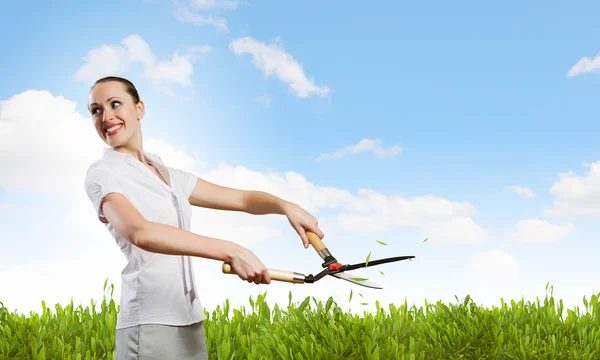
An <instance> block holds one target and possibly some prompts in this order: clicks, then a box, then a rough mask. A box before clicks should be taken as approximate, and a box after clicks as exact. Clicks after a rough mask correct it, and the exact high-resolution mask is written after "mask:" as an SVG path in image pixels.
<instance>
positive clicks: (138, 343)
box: [85, 77, 324, 360]
mask: <svg viewBox="0 0 600 360" xmlns="http://www.w3.org/2000/svg"><path fill="white" fill-rule="evenodd" d="M88 109H89V111H90V113H91V115H92V119H93V123H94V127H95V128H96V131H97V132H98V135H99V136H100V138H101V139H102V140H103V141H104V142H105V143H106V144H107V145H108V146H109V148H106V149H105V150H104V155H103V157H102V159H99V160H97V161H95V162H94V163H92V165H91V166H90V168H89V169H88V171H87V173H86V178H85V190H86V193H87V195H88V197H89V199H90V201H91V202H92V204H93V205H94V208H95V211H96V214H97V215H98V218H99V220H100V221H101V222H102V223H104V224H105V225H106V227H107V229H108V230H109V232H110V233H111V235H112V236H113V237H114V239H115V242H116V243H117V245H118V246H119V247H120V249H121V251H122V252H123V253H124V254H125V257H126V258H127V261H128V263H127V265H126V266H125V268H124V269H123V271H122V288H121V289H122V293H121V299H120V305H121V309H120V312H119V316H118V319H117V335H116V344H115V359H116V360H125V359H140V360H150V359H161V360H168V359H177V360H186V359H207V358H208V354H207V350H206V342H205V338H204V327H203V321H204V320H205V316H204V312H203V308H202V305H201V303H200V301H199V299H198V294H197V289H196V284H195V280H194V272H193V268H192V263H191V260H190V257H192V256H195V257H202V258H207V259H213V260H218V261H221V262H227V263H230V264H231V265H232V267H233V269H234V270H235V272H236V273H237V274H238V276H239V277H240V278H241V279H243V280H246V281H248V282H250V283H251V282H254V283H256V284H269V283H270V282H271V278H270V276H269V272H268V271H267V269H266V267H265V265H264V264H263V263H262V262H261V261H260V260H259V259H258V258H257V257H256V255H254V253H252V251H250V250H248V249H246V248H244V247H242V246H240V245H237V244H235V243H234V242H231V241H227V240H221V239H215V238H211V237H207V236H201V235H197V234H194V233H192V232H190V217H191V209H192V208H191V207H192V206H200V207H205V208H210V209H220V210H230V211H243V212H247V213H249V214H257V215H259V214H281V215H285V216H287V218H288V220H289V222H290V224H291V225H292V227H293V228H294V229H295V230H296V231H297V232H298V234H299V235H300V237H301V238H302V241H303V243H304V247H305V248H307V247H308V245H309V242H308V239H307V237H306V233H305V232H306V231H307V230H310V231H312V232H314V233H316V234H317V235H318V236H319V237H320V238H323V236H324V235H323V233H322V232H321V230H320V229H319V228H318V223H317V220H316V219H315V218H314V217H313V216H312V215H310V214H309V213H308V212H306V211H305V210H304V209H302V208H301V207H299V206H298V205H296V204H293V203H291V202H287V201H284V200H282V199H280V198H278V197H276V196H273V195H271V194H268V193H265V192H261V191H244V190H238V189H232V188H228V187H223V186H219V185H216V184H212V183H210V182H207V181H205V180H202V179H199V178H197V177H196V176H194V175H193V174H190V173H188V172H185V171H182V170H179V169H175V168H172V167H169V166H167V165H165V164H164V163H163V162H162V160H161V159H160V157H159V156H157V155H155V154H152V153H149V152H146V151H144V150H143V148H142V131H141V127H140V121H141V119H142V118H143V117H144V103H143V101H142V100H140V97H139V94H138V92H137V90H136V88H135V86H134V85H133V84H132V83H131V82H130V81H128V80H126V79H123V78H120V77H106V78H102V79H100V80H98V81H97V82H96V83H95V84H94V86H93V87H92V88H91V90H90V94H89V100H88Z"/></svg>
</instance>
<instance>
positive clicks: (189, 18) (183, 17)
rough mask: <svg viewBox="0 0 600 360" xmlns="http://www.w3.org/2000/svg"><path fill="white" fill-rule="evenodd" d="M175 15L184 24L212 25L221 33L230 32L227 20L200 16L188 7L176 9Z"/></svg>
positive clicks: (211, 16)
mask: <svg viewBox="0 0 600 360" xmlns="http://www.w3.org/2000/svg"><path fill="white" fill-rule="evenodd" d="M173 15H174V16H175V18H177V20H179V21H181V22H182V23H187V24H192V25H195V26H202V25H210V26H214V27H215V28H216V29H217V30H219V31H223V32H229V29H228V27H227V20H225V19H224V18H222V17H219V16H213V15H200V14H197V13H194V12H193V11H191V10H190V9H189V8H188V7H186V6H178V7H176V9H175V11H174V13H173Z"/></svg>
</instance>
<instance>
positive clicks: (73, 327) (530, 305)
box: [0, 283, 600, 360]
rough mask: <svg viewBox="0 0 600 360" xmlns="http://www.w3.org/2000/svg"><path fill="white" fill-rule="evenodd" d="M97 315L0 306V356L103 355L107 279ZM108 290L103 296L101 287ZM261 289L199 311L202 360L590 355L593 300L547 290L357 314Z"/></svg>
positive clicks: (107, 337)
mask: <svg viewBox="0 0 600 360" xmlns="http://www.w3.org/2000/svg"><path fill="white" fill-rule="evenodd" d="M104 289H105V297H104V299H103V301H102V303H101V306H100V310H99V312H95V310H94V309H95V307H96V306H95V305H96V304H95V303H94V302H93V301H92V302H91V303H90V305H91V306H87V307H83V306H82V305H80V306H77V307H76V306H75V305H74V304H73V303H72V302H71V303H70V304H68V305H67V306H65V307H62V306H61V305H58V304H57V305H55V306H54V311H53V310H52V309H50V308H49V307H47V305H46V304H45V303H44V302H42V309H43V310H42V313H40V314H36V313H30V314H29V315H28V316H25V315H24V314H17V313H16V312H15V313H11V312H9V311H8V310H7V309H6V308H4V306H3V305H1V303H0V360H8V359H11V360H21V359H53V360H54V359H57V360H58V359H113V353H112V352H113V348H114V340H115V324H116V317H117V313H118V310H119V308H118V306H117V305H116V304H115V301H113V299H112V290H113V289H114V287H113V286H112V285H111V286H110V287H109V288H107V286H106V283H105V284H104ZM107 289H110V293H108V292H107ZM266 295H267V294H261V295H259V296H258V298H257V299H253V298H252V297H251V298H250V299H249V305H250V306H249V307H248V308H246V307H241V308H239V309H231V308H230V306H229V301H226V302H225V303H224V304H223V306H219V307H217V308H216V309H215V310H214V311H213V312H212V313H209V312H208V311H205V313H206V315H207V317H208V319H207V321H206V324H205V330H206V336H207V345H208V349H209V354H210V358H211V359H249V360H252V359H327V360H337V359H340V360H341V359H343V360H348V359H385V360H388V359H423V360H424V359H427V360H430V359H448V360H453V359H581V360H586V359H590V360H591V359H600V305H599V302H598V296H597V295H593V296H592V297H591V299H589V300H588V299H587V298H584V299H583V306H584V307H583V308H582V309H581V310H580V309H579V308H574V309H566V310H565V309H564V308H563V303H562V300H559V301H557V300H555V299H554V297H553V296H552V289H551V288H550V291H548V286H546V294H545V298H544V299H543V300H539V299H538V300H536V301H535V302H525V301H524V300H521V301H510V302H504V301H501V306H499V307H491V308H485V307H481V306H478V305H476V303H475V302H474V301H473V300H472V299H471V298H470V297H467V298H466V299H464V300H459V299H458V298H457V301H456V303H448V304H446V303H442V302H441V301H438V302H436V303H428V302H425V305H424V306H421V307H417V306H409V305H408V304H407V303H406V302H404V303H402V304H397V305H390V306H389V307H388V308H387V309H384V308H382V307H380V306H379V303H378V302H377V303H376V306H377V312H376V313H375V314H369V313H368V312H364V313H363V314H362V315H357V314H351V313H347V312H344V311H342V310H341V309H340V307H338V305H337V304H336V303H335V302H334V301H333V299H332V298H329V300H328V301H327V302H325V303H323V302H317V301H316V300H315V299H314V298H311V297H308V298H306V299H304V300H303V301H302V302H301V303H297V302H292V299H291V293H290V302H289V304H288V306H286V307H279V306H277V305H276V306H274V307H273V308H270V307H269V306H268V304H267V303H266V302H265V298H266Z"/></svg>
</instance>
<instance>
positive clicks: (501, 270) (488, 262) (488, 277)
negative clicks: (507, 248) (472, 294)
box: [466, 249, 520, 284]
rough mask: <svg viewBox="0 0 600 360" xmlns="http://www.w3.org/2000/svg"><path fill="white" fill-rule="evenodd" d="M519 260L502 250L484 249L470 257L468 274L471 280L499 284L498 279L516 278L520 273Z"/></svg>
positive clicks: (508, 279)
mask: <svg viewBox="0 0 600 360" xmlns="http://www.w3.org/2000/svg"><path fill="white" fill-rule="evenodd" d="M519 270H520V266H519V262H518V261H517V259H515V258H514V257H513V256H512V255H510V254H508V253H506V252H504V251H502V250H495V249H492V250H484V251H481V252H479V253H477V254H475V255H472V256H471V257H470V258H469V270H468V272H467V274H466V276H467V279H468V280H470V281H475V280H479V281H485V282H488V283H495V284H497V282H498V281H511V280H516V278H517V276H518V275H519Z"/></svg>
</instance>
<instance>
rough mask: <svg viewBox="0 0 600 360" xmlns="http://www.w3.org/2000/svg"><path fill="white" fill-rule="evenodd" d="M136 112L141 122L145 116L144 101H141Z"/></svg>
mask: <svg viewBox="0 0 600 360" xmlns="http://www.w3.org/2000/svg"><path fill="white" fill-rule="evenodd" d="M135 107H136V110H137V111H136V112H137V119H138V120H140V119H141V118H143V117H144V114H145V109H144V108H145V106H144V102H143V101H142V100H140V101H139V102H138V103H137V104H136V105H135Z"/></svg>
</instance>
